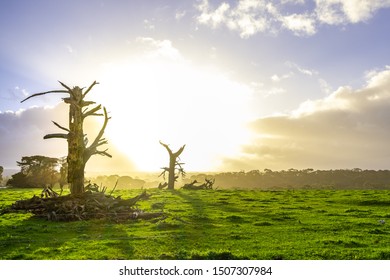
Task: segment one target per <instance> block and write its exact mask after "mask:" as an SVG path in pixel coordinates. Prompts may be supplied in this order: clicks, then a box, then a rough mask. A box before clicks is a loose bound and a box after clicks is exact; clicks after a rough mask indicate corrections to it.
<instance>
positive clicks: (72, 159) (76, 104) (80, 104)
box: [21, 81, 111, 195]
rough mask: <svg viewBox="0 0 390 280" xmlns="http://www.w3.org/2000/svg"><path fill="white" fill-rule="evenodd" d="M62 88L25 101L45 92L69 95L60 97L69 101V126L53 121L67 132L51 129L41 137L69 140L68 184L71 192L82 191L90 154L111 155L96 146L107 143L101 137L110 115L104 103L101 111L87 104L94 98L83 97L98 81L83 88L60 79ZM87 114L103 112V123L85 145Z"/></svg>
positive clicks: (80, 192)
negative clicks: (71, 86)
mask: <svg viewBox="0 0 390 280" xmlns="http://www.w3.org/2000/svg"><path fill="white" fill-rule="evenodd" d="M59 83H60V84H61V85H62V86H63V87H64V88H65V90H51V91H45V92H40V93H36V94H33V95H31V96H29V97H27V98H26V99H24V100H22V101H21V102H24V101H26V100H28V99H30V98H32V97H36V96H40V95H44V94H48V93H66V94H68V95H69V97H66V98H63V99H62V100H63V101H64V102H65V103H67V104H69V105H70V106H69V128H66V127H63V126H61V125H59V124H58V123H56V122H54V121H53V123H54V125H55V126H57V127H58V128H60V129H61V130H64V131H65V132H66V133H54V134H48V135H45V136H44V137H43V138H44V139H50V138H63V139H66V140H67V141H68V156H67V163H68V183H69V185H70V192H71V194H73V195H78V194H82V193H83V192H84V169H85V165H86V163H87V161H88V160H89V159H90V157H91V156H92V155H96V154H99V155H103V156H108V157H111V155H110V154H108V153H107V149H106V150H98V147H100V146H102V145H104V144H107V140H106V139H104V138H103V134H104V130H105V129H106V126H107V122H108V120H109V119H110V118H109V117H108V115H107V110H106V108H104V107H103V114H102V113H99V111H101V109H102V106H101V105H97V106H95V107H94V108H92V109H90V108H88V107H89V106H90V105H93V104H95V103H96V102H94V101H85V100H84V99H85V97H86V95H87V94H88V93H89V92H90V91H91V89H92V88H93V87H94V86H95V85H97V84H98V83H97V82H96V81H94V82H93V83H92V84H91V85H90V86H89V87H88V89H87V90H86V91H85V92H83V90H84V88H80V87H78V86H76V87H73V88H70V87H68V86H67V85H65V84H64V83H62V82H59ZM89 116H104V123H103V126H102V128H101V129H100V132H99V133H98V135H97V136H96V138H95V140H94V141H93V142H92V143H91V144H90V145H89V146H87V145H88V139H87V138H86V135H85V134H84V130H83V124H84V120H85V118H87V117H89Z"/></svg>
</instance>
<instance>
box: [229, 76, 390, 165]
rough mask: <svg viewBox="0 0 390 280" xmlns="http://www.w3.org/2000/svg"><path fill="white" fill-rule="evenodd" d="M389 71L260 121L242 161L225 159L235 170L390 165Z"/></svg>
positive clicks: (255, 127) (255, 123) (254, 126)
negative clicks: (291, 111) (242, 166)
mask: <svg viewBox="0 0 390 280" xmlns="http://www.w3.org/2000/svg"><path fill="white" fill-rule="evenodd" d="M389 119H390V69H388V68H385V69H382V70H381V71H379V70H376V73H375V74H371V76H370V77H369V78H368V80H367V84H366V86H364V87H362V88H360V89H352V88H350V87H348V86H344V87H340V88H339V89H337V90H336V91H334V92H333V93H332V94H330V95H329V96H327V97H325V98H323V99H318V100H308V101H306V102H303V103H302V104H301V105H300V106H299V108H298V109H297V110H295V111H294V112H293V113H291V114H290V115H285V116H274V117H267V118H261V119H258V120H257V121H255V122H254V123H253V129H254V132H255V133H256V135H257V137H255V139H254V140H253V141H252V143H251V144H250V145H247V146H245V147H244V149H243V154H242V157H241V159H234V160H233V159H232V160H226V162H225V163H226V166H227V167H230V168H231V169H239V167H240V164H245V165H246V166H247V168H251V169H262V168H271V169H286V168H291V167H294V168H307V167H312V168H318V169H322V168H323V169H335V168H353V167H361V168H372V169H384V168H388V163H389V162H390V149H389V145H388V142H389V141H388V139H390V122H389V121H388V120H389Z"/></svg>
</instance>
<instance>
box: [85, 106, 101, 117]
mask: <svg viewBox="0 0 390 280" xmlns="http://www.w3.org/2000/svg"><path fill="white" fill-rule="evenodd" d="M101 108H102V105H100V104H99V105H98V106H96V107H95V108H93V109H91V110H89V111H87V112H85V113H83V118H84V119H85V118H86V117H88V116H101V114H95V113H96V112H97V111H99V110H100V109H101Z"/></svg>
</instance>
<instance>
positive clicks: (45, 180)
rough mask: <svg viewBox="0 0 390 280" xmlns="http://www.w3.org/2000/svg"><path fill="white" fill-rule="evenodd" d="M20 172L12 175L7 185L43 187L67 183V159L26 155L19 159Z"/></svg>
mask: <svg viewBox="0 0 390 280" xmlns="http://www.w3.org/2000/svg"><path fill="white" fill-rule="evenodd" d="M17 165H18V166H19V167H20V172H18V173H16V174H14V175H12V177H11V178H10V179H9V180H8V181H7V186H10V187H14V188H43V187H46V186H54V185H55V184H57V183H58V184H60V185H61V186H63V185H65V184H66V172H67V171H66V166H67V165H66V160H65V159H59V158H51V157H45V156H40V155H36V156H25V157H22V160H21V161H17Z"/></svg>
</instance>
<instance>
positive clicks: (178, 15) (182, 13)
mask: <svg viewBox="0 0 390 280" xmlns="http://www.w3.org/2000/svg"><path fill="white" fill-rule="evenodd" d="M186 14H187V12H186V11H176V14H175V19H176V20H181V19H182V18H184V17H185V16H186Z"/></svg>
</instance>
